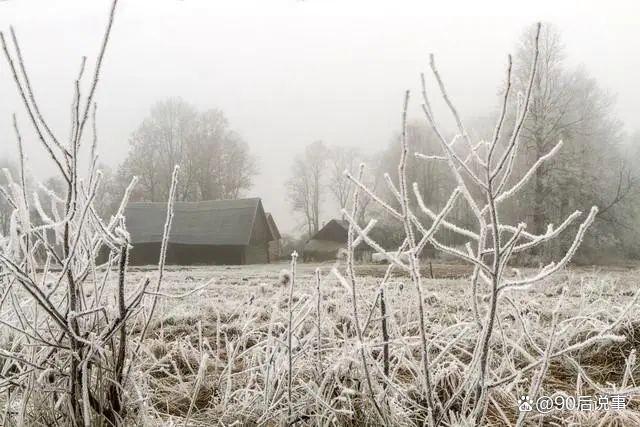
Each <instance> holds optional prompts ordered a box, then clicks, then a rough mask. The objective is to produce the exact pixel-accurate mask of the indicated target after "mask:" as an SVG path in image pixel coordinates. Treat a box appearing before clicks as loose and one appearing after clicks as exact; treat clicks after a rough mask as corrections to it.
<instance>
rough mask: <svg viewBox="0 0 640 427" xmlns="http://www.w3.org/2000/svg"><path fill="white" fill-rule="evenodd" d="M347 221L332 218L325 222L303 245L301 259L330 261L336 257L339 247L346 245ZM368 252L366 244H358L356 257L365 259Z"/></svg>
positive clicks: (342, 247)
mask: <svg viewBox="0 0 640 427" xmlns="http://www.w3.org/2000/svg"><path fill="white" fill-rule="evenodd" d="M348 231H349V223H348V222H347V221H345V220H342V219H332V220H331V221H329V222H327V223H326V224H325V225H324V226H323V227H322V228H321V229H320V230H318V232H317V233H316V234H314V235H313V236H312V237H311V239H309V240H308V241H307V243H306V244H305V245H304V251H303V259H304V260H305V261H330V260H334V259H336V258H337V257H338V254H339V252H340V250H341V249H344V248H346V247H347V239H348ZM369 254H370V251H369V249H368V248H367V246H366V245H364V244H362V243H361V244H360V245H358V247H357V248H356V253H355V255H356V258H357V259H359V260H362V259H365V258H366V257H368V256H369Z"/></svg>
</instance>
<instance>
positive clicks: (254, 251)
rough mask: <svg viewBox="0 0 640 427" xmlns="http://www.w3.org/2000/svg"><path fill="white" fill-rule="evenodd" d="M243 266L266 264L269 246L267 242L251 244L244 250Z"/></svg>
mask: <svg viewBox="0 0 640 427" xmlns="http://www.w3.org/2000/svg"><path fill="white" fill-rule="evenodd" d="M244 263H245V264H268V263H269V246H268V244H267V242H256V243H251V244H250V245H248V246H246V247H245V250H244Z"/></svg>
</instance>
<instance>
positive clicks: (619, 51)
mask: <svg viewBox="0 0 640 427" xmlns="http://www.w3.org/2000/svg"><path fill="white" fill-rule="evenodd" d="M429 3H430V4H429ZM512 3H513V2H508V1H485V2H471V1H469V2H466V4H464V5H463V4H462V2H458V4H456V5H453V4H447V3H445V2H439V3H437V4H435V3H433V2H424V1H404V2H397V1H396V2H392V1H327V0H307V1H294V0H277V1H276V0H274V1H266V0H260V1H258V0H256V1H248V0H246V1H245V0H236V1H205V0H203V1H196V0H184V1H177V0H153V1H151V0H148V1H143V0H137V1H126V0H122V1H121V4H120V5H119V8H118V11H117V19H116V22H115V27H114V31H113V34H112V39H111V44H110V46H109V48H108V52H107V57H106V62H105V65H104V67H103V72H102V77H101V82H100V85H99V90H98V95H97V102H98V129H99V138H100V141H101V144H100V146H101V153H100V154H101V158H102V160H103V161H104V162H106V163H108V164H109V165H111V166H113V167H117V165H118V163H119V162H121V161H122V160H123V159H124V157H125V155H126V153H127V150H128V138H129V135H130V134H131V132H132V131H133V130H134V129H135V128H136V127H137V126H138V124H139V123H140V122H141V121H142V120H143V118H144V117H145V116H146V115H147V114H148V112H149V108H150V106H151V105H152V104H153V103H154V102H155V101H157V100H160V99H163V98H166V97H169V96H179V97H182V98H183V99H184V100H185V101H187V102H190V103H192V104H194V105H195V106H197V107H198V108H200V109H207V108H214V107H216V108H220V109H222V110H223V111H224V112H225V114H226V115H227V117H228V119H229V121H230V124H231V127H232V128H233V129H235V130H236V131H238V132H239V133H240V134H241V135H242V136H243V138H244V139H245V140H246V141H247V142H248V144H249V145H250V149H251V152H252V153H253V154H254V155H255V156H256V158H257V161H258V166H259V169H260V174H259V175H258V176H257V177H256V178H255V181H254V182H255V184H254V187H253V188H252V189H251V190H250V191H249V192H247V194H246V195H248V196H257V197H261V198H262V199H263V201H264V204H265V208H266V209H267V210H268V211H271V212H273V214H274V217H275V219H276V221H277V222H278V225H279V226H280V228H281V229H282V230H283V231H285V232H292V231H294V230H296V226H297V225H298V222H297V221H296V219H295V218H294V216H293V214H292V211H291V209H290V207H289V205H288V202H287V200H286V192H285V189H284V182H285V181H286V179H288V178H289V170H290V167H289V162H290V161H291V159H292V158H293V156H294V155H295V154H296V153H298V152H299V151H300V150H302V148H303V146H304V145H306V144H307V143H310V142H312V141H314V140H319V139H320V140H323V141H325V142H326V143H327V144H331V145H345V146H346V145H354V146H361V147H367V149H370V150H378V149H381V148H383V147H384V146H385V145H386V144H387V143H388V142H389V140H390V138H391V136H392V135H393V133H394V131H396V130H397V129H398V127H399V124H400V110H401V103H402V97H403V92H404V90H406V89H411V90H413V91H414V92H415V91H416V90H417V89H418V84H419V73H420V72H421V71H422V70H425V69H426V67H427V55H428V53H429V52H433V53H435V54H436V55H437V59H438V62H439V64H440V69H441V72H442V74H443V76H444V77H445V79H446V81H447V82H448V84H449V89H450V94H451V96H452V97H453V98H454V99H455V101H456V104H457V106H458V108H459V109H460V110H461V113H462V114H463V115H464V116H466V117H473V116H477V115H484V114H487V113H490V112H491V111H493V109H494V108H495V104H496V92H497V88H498V86H499V83H500V81H501V80H502V79H503V75H504V71H503V70H504V65H505V60H506V55H507V54H508V53H509V52H512V51H514V49H515V44H516V42H517V39H518V37H519V36H520V34H521V33H522V31H523V29H524V28H525V27H526V26H527V25H530V24H531V23H533V22H535V21H536V20H543V21H548V22H552V23H554V24H556V25H557V26H558V28H560V29H561V31H562V36H563V42H564V44H565V45H566V51H567V55H568V57H567V60H568V62H569V63H571V64H583V65H584V67H585V68H586V69H587V70H588V72H589V73H590V74H591V75H592V76H593V77H594V78H595V79H597V81H598V83H599V84H600V85H601V86H602V87H604V88H605V89H607V90H609V91H610V92H611V93H615V94H617V104H616V112H617V115H618V117H619V118H620V119H621V120H622V121H624V123H625V125H626V129H627V130H629V131H632V130H634V129H638V128H640V118H639V115H638V114H637V111H638V110H639V109H640V101H639V100H640V85H639V84H638V82H637V73H638V70H639V69H640V55H638V53H639V52H640V29H639V27H638V25H637V23H638V17H639V16H640V6H639V5H638V4H637V3H636V2H634V1H625V2H623V1H619V2H615V7H610V8H608V9H607V8H603V7H602V3H601V2H596V1H571V2H569V1H567V2H558V1H536V2H530V5H529V6H527V7H518V8H517V9H516V8H515V7H514V6H513V5H512ZM611 4H613V3H611ZM108 8H109V2H108V1H102V0H101V1H91V2H87V1H56V2H51V1H35V0H34V1H31V0H8V1H4V2H0V29H2V30H6V29H8V26H9V25H13V26H14V27H15V29H16V31H17V33H18V36H19V39H20V42H21V47H22V52H23V55H24V56H25V60H26V64H27V68H28V69H29V71H30V74H31V79H32V84H33V86H34V89H35V93H36V97H37V98H38V100H39V102H40V105H41V108H42V110H43V113H44V115H45V117H47V119H48V120H49V122H50V124H51V125H52V127H53V128H54V129H55V130H56V131H57V132H58V134H61V135H67V134H68V132H69V127H70V125H69V110H70V104H71V99H72V93H73V81H74V79H75V77H76V75H77V72H78V68H79V65H80V58H81V56H82V55H86V56H87V57H88V59H89V63H88V65H89V68H88V71H92V69H93V58H95V54H96V53H97V51H98V48H99V44H100V39H101V37H102V32H103V27H104V23H105V20H106V14H107V11H108ZM8 74H9V71H8V68H7V65H6V61H5V60H4V59H2V60H1V61H0V144H2V148H1V149H0V155H1V156H10V157H12V156H14V151H15V148H14V147H15V137H14V135H13V131H12V128H11V113H12V112H16V114H17V116H18V120H19V123H20V124H21V127H22V130H23V134H24V135H23V136H24V138H25V143H26V145H27V153H28V156H29V157H31V159H32V160H33V161H34V162H35V163H34V164H35V167H34V171H33V172H34V173H35V174H36V175H37V176H39V177H41V178H44V177H46V176H47V174H49V173H50V172H52V169H51V168H50V167H49V163H48V162H47V160H46V158H45V157H44V156H43V155H42V150H41V148H40V146H39V145H38V142H37V140H36V139H35V135H34V134H33V132H32V128H31V126H30V124H29V122H28V121H27V117H26V116H25V113H24V108H23V107H22V105H21V104H20V102H19V99H18V98H17V96H16V88H15V85H14V84H13V82H12V80H11V78H10V77H9V75H8ZM417 105H418V103H417V102H415V103H414V104H413V109H412V114H413V115H414V116H417V109H416V107H417ZM437 111H438V110H436V112H437ZM326 215H327V216H330V215H329V213H327V214H326ZM325 219H328V217H326V218H325Z"/></svg>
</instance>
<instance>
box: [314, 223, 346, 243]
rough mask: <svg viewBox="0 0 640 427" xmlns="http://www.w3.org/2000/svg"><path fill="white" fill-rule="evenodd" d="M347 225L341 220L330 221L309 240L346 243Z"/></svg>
mask: <svg viewBox="0 0 640 427" xmlns="http://www.w3.org/2000/svg"><path fill="white" fill-rule="evenodd" d="M348 230H349V223H348V222H347V221H345V220H342V219H332V220H331V221H329V222H327V223H326V224H325V225H324V226H323V227H322V228H321V229H320V230H318V232H317V233H316V234H314V235H313V236H312V237H311V239H310V240H328V241H332V242H344V243H346V241H347V231H348Z"/></svg>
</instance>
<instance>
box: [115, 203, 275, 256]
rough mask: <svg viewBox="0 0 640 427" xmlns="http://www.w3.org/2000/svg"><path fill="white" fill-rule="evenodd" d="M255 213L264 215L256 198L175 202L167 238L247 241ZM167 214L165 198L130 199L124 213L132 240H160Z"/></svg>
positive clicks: (187, 241)
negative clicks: (156, 199)
mask: <svg viewBox="0 0 640 427" xmlns="http://www.w3.org/2000/svg"><path fill="white" fill-rule="evenodd" d="M257 215H263V216H264V209H263V208H262V202H261V201H260V199H259V198H250V199H237V200H208V201H202V202H176V203H175V205H174V218H173V223H172V227H171V233H170V235H169V242H170V243H179V244H187V245H234V246H236V245H247V244H249V241H250V240H251V233H252V231H253V228H254V223H255V220H256V216H257ZM166 216H167V204H166V203H164V202H139V203H130V204H129V205H128V206H127V209H126V211H125V217H126V221H127V230H128V231H129V233H130V235H131V242H132V243H134V244H135V243H158V242H161V241H162V234H163V230H164V223H165V219H166ZM269 235H271V233H269ZM271 239H273V236H271Z"/></svg>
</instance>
